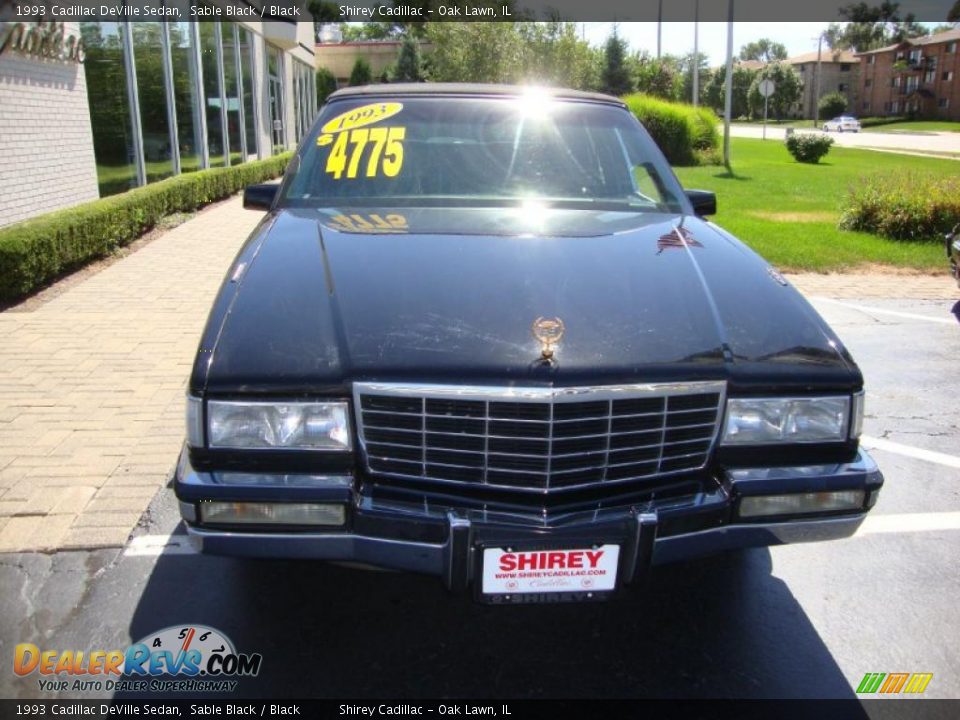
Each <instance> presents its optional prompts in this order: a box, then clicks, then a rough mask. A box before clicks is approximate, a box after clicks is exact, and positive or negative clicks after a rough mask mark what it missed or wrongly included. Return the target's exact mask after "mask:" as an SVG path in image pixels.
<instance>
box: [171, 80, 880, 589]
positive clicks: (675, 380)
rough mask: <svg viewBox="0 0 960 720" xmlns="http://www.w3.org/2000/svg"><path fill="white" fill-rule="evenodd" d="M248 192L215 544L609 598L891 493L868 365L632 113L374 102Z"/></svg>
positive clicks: (217, 373) (321, 125) (201, 494)
mask: <svg viewBox="0 0 960 720" xmlns="http://www.w3.org/2000/svg"><path fill="white" fill-rule="evenodd" d="M244 202H245V205H246V206H247V207H250V208H255V209H256V208H259V209H263V210H268V211H269V212H267V214H266V216H265V217H264V219H263V221H262V222H261V223H260V224H259V225H258V226H257V228H256V229H255V230H254V232H253V233H252V234H251V236H250V238H249V239H248V240H247V241H246V243H245V244H244V245H243V247H242V249H241V250H240V252H239V254H238V255H237V258H236V260H235V261H234V263H233V265H232V266H231V267H230V269H229V270H228V272H227V275H226V278H225V280H224V282H223V286H222V288H221V289H220V292H219V295H218V296H217V298H216V301H215V302H214V305H213V309H212V311H211V313H210V318H209V321H208V323H207V326H206V330H205V332H204V334H203V338H202V340H201V343H200V348H199V351H198V353H197V359H196V362H195V364H194V367H193V374H192V376H191V378H190V385H189V396H188V398H187V442H186V446H185V448H184V451H183V453H182V455H181V458H180V463H179V465H178V469H177V474H176V481H175V492H176V495H177V498H178V499H179V501H180V510H181V513H182V515H183V518H184V520H185V522H186V525H187V529H188V530H189V532H190V533H191V534H192V535H193V536H194V538H195V539H196V541H197V542H198V543H200V544H201V545H202V547H203V550H204V551H206V552H210V553H221V554H228V555H247V556H259V557H299V558H319V559H329V560H349V561H354V562H360V563H367V564H372V565H377V566H382V567H387V568H397V569H402V570H410V571H417V572H424V573H430V574H433V575H437V576H440V577H442V578H443V580H444V581H445V583H446V584H447V586H448V587H450V588H451V589H456V590H467V589H471V590H472V591H473V592H474V593H475V595H476V597H477V598H478V599H480V600H482V601H485V602H531V601H549V600H584V599H601V598H606V597H610V596H611V595H613V594H615V593H616V592H618V591H620V590H621V588H624V587H626V586H628V585H630V584H631V583H634V582H635V581H636V580H637V579H638V578H640V577H641V576H642V575H643V574H644V571H645V570H646V568H648V567H649V566H650V565H651V564H652V563H662V562H670V561H675V560H680V559H683V558H689V557H693V556H698V555H703V554H708V553H713V552H717V551H722V550H730V549H735V548H742V547H750V546H763V545H772V544H778V543H788V542H799V541H808V540H823V539H830V538H840V537H846V536H849V535H850V534H852V533H853V532H854V531H855V530H856V528H857V527H858V525H859V524H860V523H861V522H862V521H863V518H864V517H865V515H866V513H867V512H868V510H869V509H870V508H871V507H872V506H873V504H874V503H875V502H876V500H877V494H878V492H879V490H880V486H881V485H882V483H883V477H882V476H881V474H880V472H879V471H878V470H877V467H876V465H875V464H874V462H873V461H872V460H871V459H870V457H869V456H868V455H867V454H866V453H865V452H863V451H862V450H860V449H859V447H858V436H859V434H860V424H861V418H862V416H863V377H862V376H861V374H860V371H859V369H858V368H857V366H856V364H855V363H854V361H853V359H852V358H851V357H850V355H849V353H848V352H847V350H846V349H845V348H844V346H843V344H842V343H841V342H840V340H839V339H838V338H837V336H836V335H835V334H834V333H833V332H832V331H831V330H830V328H829V327H827V325H826V324H825V323H824V321H823V320H822V319H821V318H820V317H819V316H818V315H817V313H816V312H815V311H814V310H813V308H812V307H811V306H810V305H809V304H808V303H807V302H806V301H805V300H804V299H803V297H801V296H800V294H799V293H798V292H797V291H796V290H795V289H794V288H793V287H792V286H791V285H790V284H789V283H788V282H787V281H786V280H784V278H783V277H782V276H781V275H780V274H779V273H778V272H776V270H774V269H773V268H771V267H770V266H769V265H768V264H767V263H766V262H765V261H764V260H763V259H761V258H760V257H758V256H757V255H756V254H755V253H753V252H752V251H751V250H749V249H748V248H747V247H746V246H744V245H743V243H741V242H740V241H738V240H737V239H736V238H734V237H732V236H730V235H729V234H728V233H726V232H724V231H723V230H722V229H721V228H720V227H717V226H716V225H714V224H712V223H710V222H707V221H706V220H704V219H702V218H703V217H704V216H707V215H710V214H712V213H713V212H715V206H716V201H715V198H714V196H713V194H711V193H707V192H702V191H695V190H688V191H686V192H685V191H684V190H683V189H682V188H681V187H680V185H679V184H678V182H677V179H676V177H675V176H674V174H673V172H672V171H671V169H670V167H669V166H668V165H667V163H666V161H665V159H664V157H663V155H662V154H661V153H660V151H659V150H658V149H657V147H656V146H655V144H654V143H653V141H652V140H651V139H650V136H649V135H648V134H647V133H646V131H645V130H644V129H643V127H642V126H641V125H640V124H639V123H638V122H637V120H636V119H635V118H634V117H633V116H632V115H631V114H630V113H629V112H628V111H627V109H626V108H625V107H624V105H623V103H621V102H620V101H619V100H616V99H615V98H611V97H607V96H604V95H596V94H590V93H581V92H572V91H556V90H555V91H550V92H547V91H543V90H532V89H524V88H514V87H499V86H472V85H429V84H421V85H388V86H380V87H369V88H351V89H349V90H343V91H340V92H337V93H334V94H333V95H332V96H331V97H330V100H329V102H328V103H327V105H326V106H325V108H324V109H323V111H322V113H321V115H320V118H319V119H318V121H317V123H316V125H315V127H314V128H313V130H312V132H311V133H310V134H309V135H308V136H307V138H306V139H305V140H304V141H303V144H302V145H301V146H300V148H299V149H298V150H297V153H296V155H295V156H294V158H293V160H292V162H291V163H290V167H289V168H288V170H287V172H286V175H285V177H284V179H283V182H282V183H281V184H280V185H279V186H278V185H259V186H252V187H249V188H247V191H246V193H245V197H244Z"/></svg>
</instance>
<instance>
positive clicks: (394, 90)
mask: <svg viewBox="0 0 960 720" xmlns="http://www.w3.org/2000/svg"><path fill="white" fill-rule="evenodd" d="M530 87H531V86H529V85H494V84H485V83H384V84H381V85H361V86H358V87H348V88H344V89H343V90H337V91H336V92H334V93H332V94H331V95H330V97H329V98H327V100H328V101H329V100H342V99H345V98H351V97H366V96H378V97H382V96H387V97H401V96H404V97H409V96H417V95H420V96H427V97H454V96H458V97H481V96H482V97H512V96H518V95H524V94H526V93H527V92H529V90H530ZM537 90H538V91H540V90H542V91H543V92H544V93H546V94H547V95H549V96H550V97H554V98H558V99H560V100H585V101H589V102H601V103H607V104H610V105H618V106H620V107H626V106H625V105H624V103H623V101H622V100H620V99H619V98H615V97H613V96H612V95H604V94H603V93H596V92H587V91H585V90H568V89H566V88H552V87H543V88H541V87H539V86H538V87H537Z"/></svg>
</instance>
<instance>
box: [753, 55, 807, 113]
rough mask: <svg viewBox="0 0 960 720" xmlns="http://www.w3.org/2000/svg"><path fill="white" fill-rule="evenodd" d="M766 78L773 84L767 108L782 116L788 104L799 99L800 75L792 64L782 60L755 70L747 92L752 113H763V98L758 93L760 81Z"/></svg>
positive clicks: (788, 107)
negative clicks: (748, 92) (755, 72)
mask: <svg viewBox="0 0 960 720" xmlns="http://www.w3.org/2000/svg"><path fill="white" fill-rule="evenodd" d="M766 79H769V80H773V84H774V86H775V88H774V91H773V95H771V96H770V104H769V110H770V111H771V112H772V113H773V115H774V117H776V118H778V119H779V118H782V117H783V116H784V115H786V113H787V111H788V110H789V109H790V106H791V105H793V103H795V102H797V100H799V99H800V93H801V92H802V90H803V84H802V83H801V82H800V76H799V75H798V74H797V71H796V70H794V69H793V67H792V66H790V65H788V64H787V63H782V62H777V63H771V64H769V65H767V66H766V67H764V68H762V69H761V70H759V71H757V74H756V76H755V77H754V78H753V82H752V83H751V84H750V94H749V103H750V111H751V112H752V113H753V114H754V115H761V114H762V113H763V106H764V99H763V95H761V94H760V81H761V80H766Z"/></svg>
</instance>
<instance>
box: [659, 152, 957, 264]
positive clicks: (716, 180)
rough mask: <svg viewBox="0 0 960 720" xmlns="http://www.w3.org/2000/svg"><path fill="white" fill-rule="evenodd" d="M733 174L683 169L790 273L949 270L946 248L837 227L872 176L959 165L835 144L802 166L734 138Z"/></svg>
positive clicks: (735, 226)
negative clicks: (854, 191)
mask: <svg viewBox="0 0 960 720" xmlns="http://www.w3.org/2000/svg"><path fill="white" fill-rule="evenodd" d="M730 143H731V149H730V156H731V161H732V165H733V175H729V174H728V173H727V171H726V170H725V169H724V168H722V167H716V166H712V167H692V168H676V173H677V176H678V177H679V178H680V182H681V183H682V184H683V186H684V187H686V188H697V189H703V190H713V191H714V192H716V193H717V209H718V211H719V212H718V213H717V215H716V217H715V218H712V219H713V220H714V221H715V222H716V223H717V224H719V225H721V226H723V227H724V228H725V229H726V230H728V231H730V232H731V233H733V234H734V235H736V236H737V237H738V238H740V239H741V240H743V241H744V242H745V243H747V244H748V245H749V246H750V247H752V248H753V249H754V250H756V251H757V252H758V253H760V254H761V255H763V256H764V257H765V258H766V259H767V260H769V261H770V262H771V263H773V264H774V265H776V266H778V267H779V268H781V269H783V270H794V271H798V270H806V271H817V272H830V271H844V270H852V269H856V268H858V266H859V267H861V268H863V267H864V266H868V265H869V266H876V265H887V266H892V267H897V268H912V269H916V270H920V271H924V272H936V273H945V272H946V259H945V256H944V250H943V243H942V241H940V240H931V241H930V242H922V243H918V242H909V243H908V242H898V241H895V240H887V239H885V238H881V237H877V236H876V235H870V234H867V233H862V232H849V231H846V230H839V229H837V221H838V220H839V217H840V208H841V205H842V202H843V199H844V197H845V196H846V193H847V189H848V188H849V187H850V186H851V185H853V184H855V183H857V182H858V180H859V179H860V178H861V177H863V176H865V175H872V174H876V173H881V174H884V173H889V174H896V173H902V172H905V171H920V172H929V173H937V174H939V175H941V176H945V175H960V163H958V162H957V161H955V160H940V159H938V158H926V157H913V156H909V155H894V154H892V153H881V152H875V151H870V150H856V149H853V148H841V147H836V146H834V147H833V148H832V149H831V150H830V154H829V155H827V157H826V158H824V159H823V160H821V161H820V163H819V164H818V165H808V164H803V163H798V162H796V161H795V160H794V159H793V158H792V157H791V156H790V154H789V153H788V152H787V149H786V148H785V147H784V145H783V143H782V142H780V141H777V140H766V141H763V140H753V139H747V138H731V140H730Z"/></svg>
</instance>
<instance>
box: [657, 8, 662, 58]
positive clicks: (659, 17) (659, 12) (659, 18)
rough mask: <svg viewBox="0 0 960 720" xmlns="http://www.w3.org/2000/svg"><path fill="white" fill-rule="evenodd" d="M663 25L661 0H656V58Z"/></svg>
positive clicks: (658, 54) (658, 55)
mask: <svg viewBox="0 0 960 720" xmlns="http://www.w3.org/2000/svg"><path fill="white" fill-rule="evenodd" d="M662 26H663V0H657V60H659V59H660V30H661V28H662Z"/></svg>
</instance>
